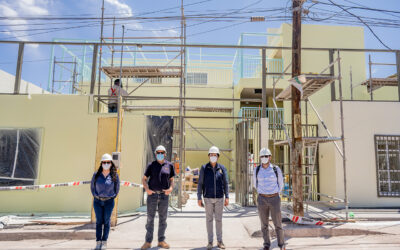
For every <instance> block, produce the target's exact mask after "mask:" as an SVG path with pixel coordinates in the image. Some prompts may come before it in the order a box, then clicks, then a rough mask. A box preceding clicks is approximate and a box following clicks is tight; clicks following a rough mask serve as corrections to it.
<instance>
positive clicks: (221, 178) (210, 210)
mask: <svg viewBox="0 0 400 250" xmlns="http://www.w3.org/2000/svg"><path fill="white" fill-rule="evenodd" d="M208 157H209V160H210V161H209V163H207V164H205V165H203V166H202V167H201V169H200V176H199V184H198V187H197V200H198V204H199V206H200V207H204V206H205V209H206V225H207V234H208V245H207V249H212V248H213V236H214V233H213V220H214V217H215V229H216V233H217V241H218V244H217V246H218V247H219V248H220V249H224V248H225V245H224V243H223V242H222V211H223V209H224V206H228V204H229V187H228V174H227V171H226V168H225V166H224V165H222V164H219V163H217V161H218V158H219V149H218V148H217V147H215V146H212V147H211V148H210V150H209V151H208ZM202 196H204V203H205V204H203V200H202ZM224 196H225V199H224Z"/></svg>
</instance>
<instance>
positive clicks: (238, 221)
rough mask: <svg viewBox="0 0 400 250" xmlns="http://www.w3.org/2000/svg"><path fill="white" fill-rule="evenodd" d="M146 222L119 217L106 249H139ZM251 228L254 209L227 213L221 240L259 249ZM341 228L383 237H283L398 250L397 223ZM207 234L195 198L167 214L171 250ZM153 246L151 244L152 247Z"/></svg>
mask: <svg viewBox="0 0 400 250" xmlns="http://www.w3.org/2000/svg"><path fill="white" fill-rule="evenodd" d="M157 222H158V221H157V220H156V225H157ZM145 223H146V214H145V213H139V214H138V215H136V216H131V217H124V218H119V220H118V226H117V227H116V228H115V229H113V230H112V231H111V233H110V237H109V240H108V249H139V248H140V246H141V245H142V244H143V242H144V236H145ZM251 227H253V228H258V227H259V221H258V215H257V213H256V210H255V208H233V209H231V210H229V211H228V210H226V211H225V213H224V219H223V237H224V242H225V245H226V247H227V249H261V248H262V242H263V241H262V238H259V237H256V238H254V237H250V235H251V232H250V228H251ZM333 227H340V226H333ZM341 227H354V228H362V229H367V230H369V229H373V230H374V231H378V232H382V233H384V234H381V235H350V236H339V237H305V238H298V237H296V238H286V242H287V249H341V250H344V249H400V221H378V222H360V223H352V224H347V225H343V226H341ZM156 228H157V227H156ZM25 230H26V229H25ZM1 233H2V231H0V234H1ZM155 235H157V231H155ZM206 235H207V234H206V227H205V218H204V209H203V208H199V207H198V206H197V205H196V199H195V196H193V195H192V196H191V199H189V200H188V204H187V205H186V207H185V208H184V209H183V212H174V211H170V213H169V217H168V228H167V232H166V237H167V239H166V241H167V242H168V243H169V244H170V245H171V249H193V250H197V249H205V245H206V243H207V238H206ZM155 238H156V237H155ZM272 243H273V245H272V249H278V248H277V246H276V239H275V238H273V239H272ZM156 244H157V242H156V241H153V245H156ZM94 245H95V241H94V240H49V239H44V240H23V241H0V249H92V248H93V247H94ZM152 249H157V248H156V247H154V248H152ZM215 249H216V248H215Z"/></svg>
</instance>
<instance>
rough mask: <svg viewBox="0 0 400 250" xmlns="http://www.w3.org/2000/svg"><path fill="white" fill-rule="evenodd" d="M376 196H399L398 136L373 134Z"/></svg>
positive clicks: (399, 162)
mask: <svg viewBox="0 0 400 250" xmlns="http://www.w3.org/2000/svg"><path fill="white" fill-rule="evenodd" d="M375 154H376V171H377V181H378V196H380V197H400V136H389V135H375Z"/></svg>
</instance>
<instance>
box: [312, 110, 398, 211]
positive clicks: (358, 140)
mask: <svg viewBox="0 0 400 250" xmlns="http://www.w3.org/2000/svg"><path fill="white" fill-rule="evenodd" d="M343 109H344V121H345V123H344V131H345V134H344V137H345V146H346V159H347V163H346V165H347V190H348V199H349V202H350V206H353V207H385V206H386V207H390V206H398V205H399V198H388V197H378V194H377V178H376V157H375V144H374V135H400V127H399V124H400V103H399V102H344V108H343ZM383 110H384V111H385V112H382V111H383ZM320 111H321V115H322V116H323V118H324V119H325V118H326V122H327V125H328V127H329V128H331V130H332V133H334V134H336V135H340V134H341V129H340V119H339V118H340V109H339V103H338V102H334V103H331V104H329V105H327V106H326V107H324V108H322V109H321V110H320ZM339 146H340V148H341V147H342V146H341V143H340V142H339ZM319 160H320V171H321V181H320V187H321V192H322V193H325V194H331V195H334V196H337V197H340V198H343V197H344V187H343V183H344V182H343V165H342V158H341V156H340V155H339V153H338V152H337V151H336V149H335V147H334V145H333V144H331V143H329V144H324V145H321V146H320V159H319Z"/></svg>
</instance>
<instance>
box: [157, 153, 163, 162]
mask: <svg viewBox="0 0 400 250" xmlns="http://www.w3.org/2000/svg"><path fill="white" fill-rule="evenodd" d="M156 158H157V161H162V160H164V155H162V154H157V156H156Z"/></svg>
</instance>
